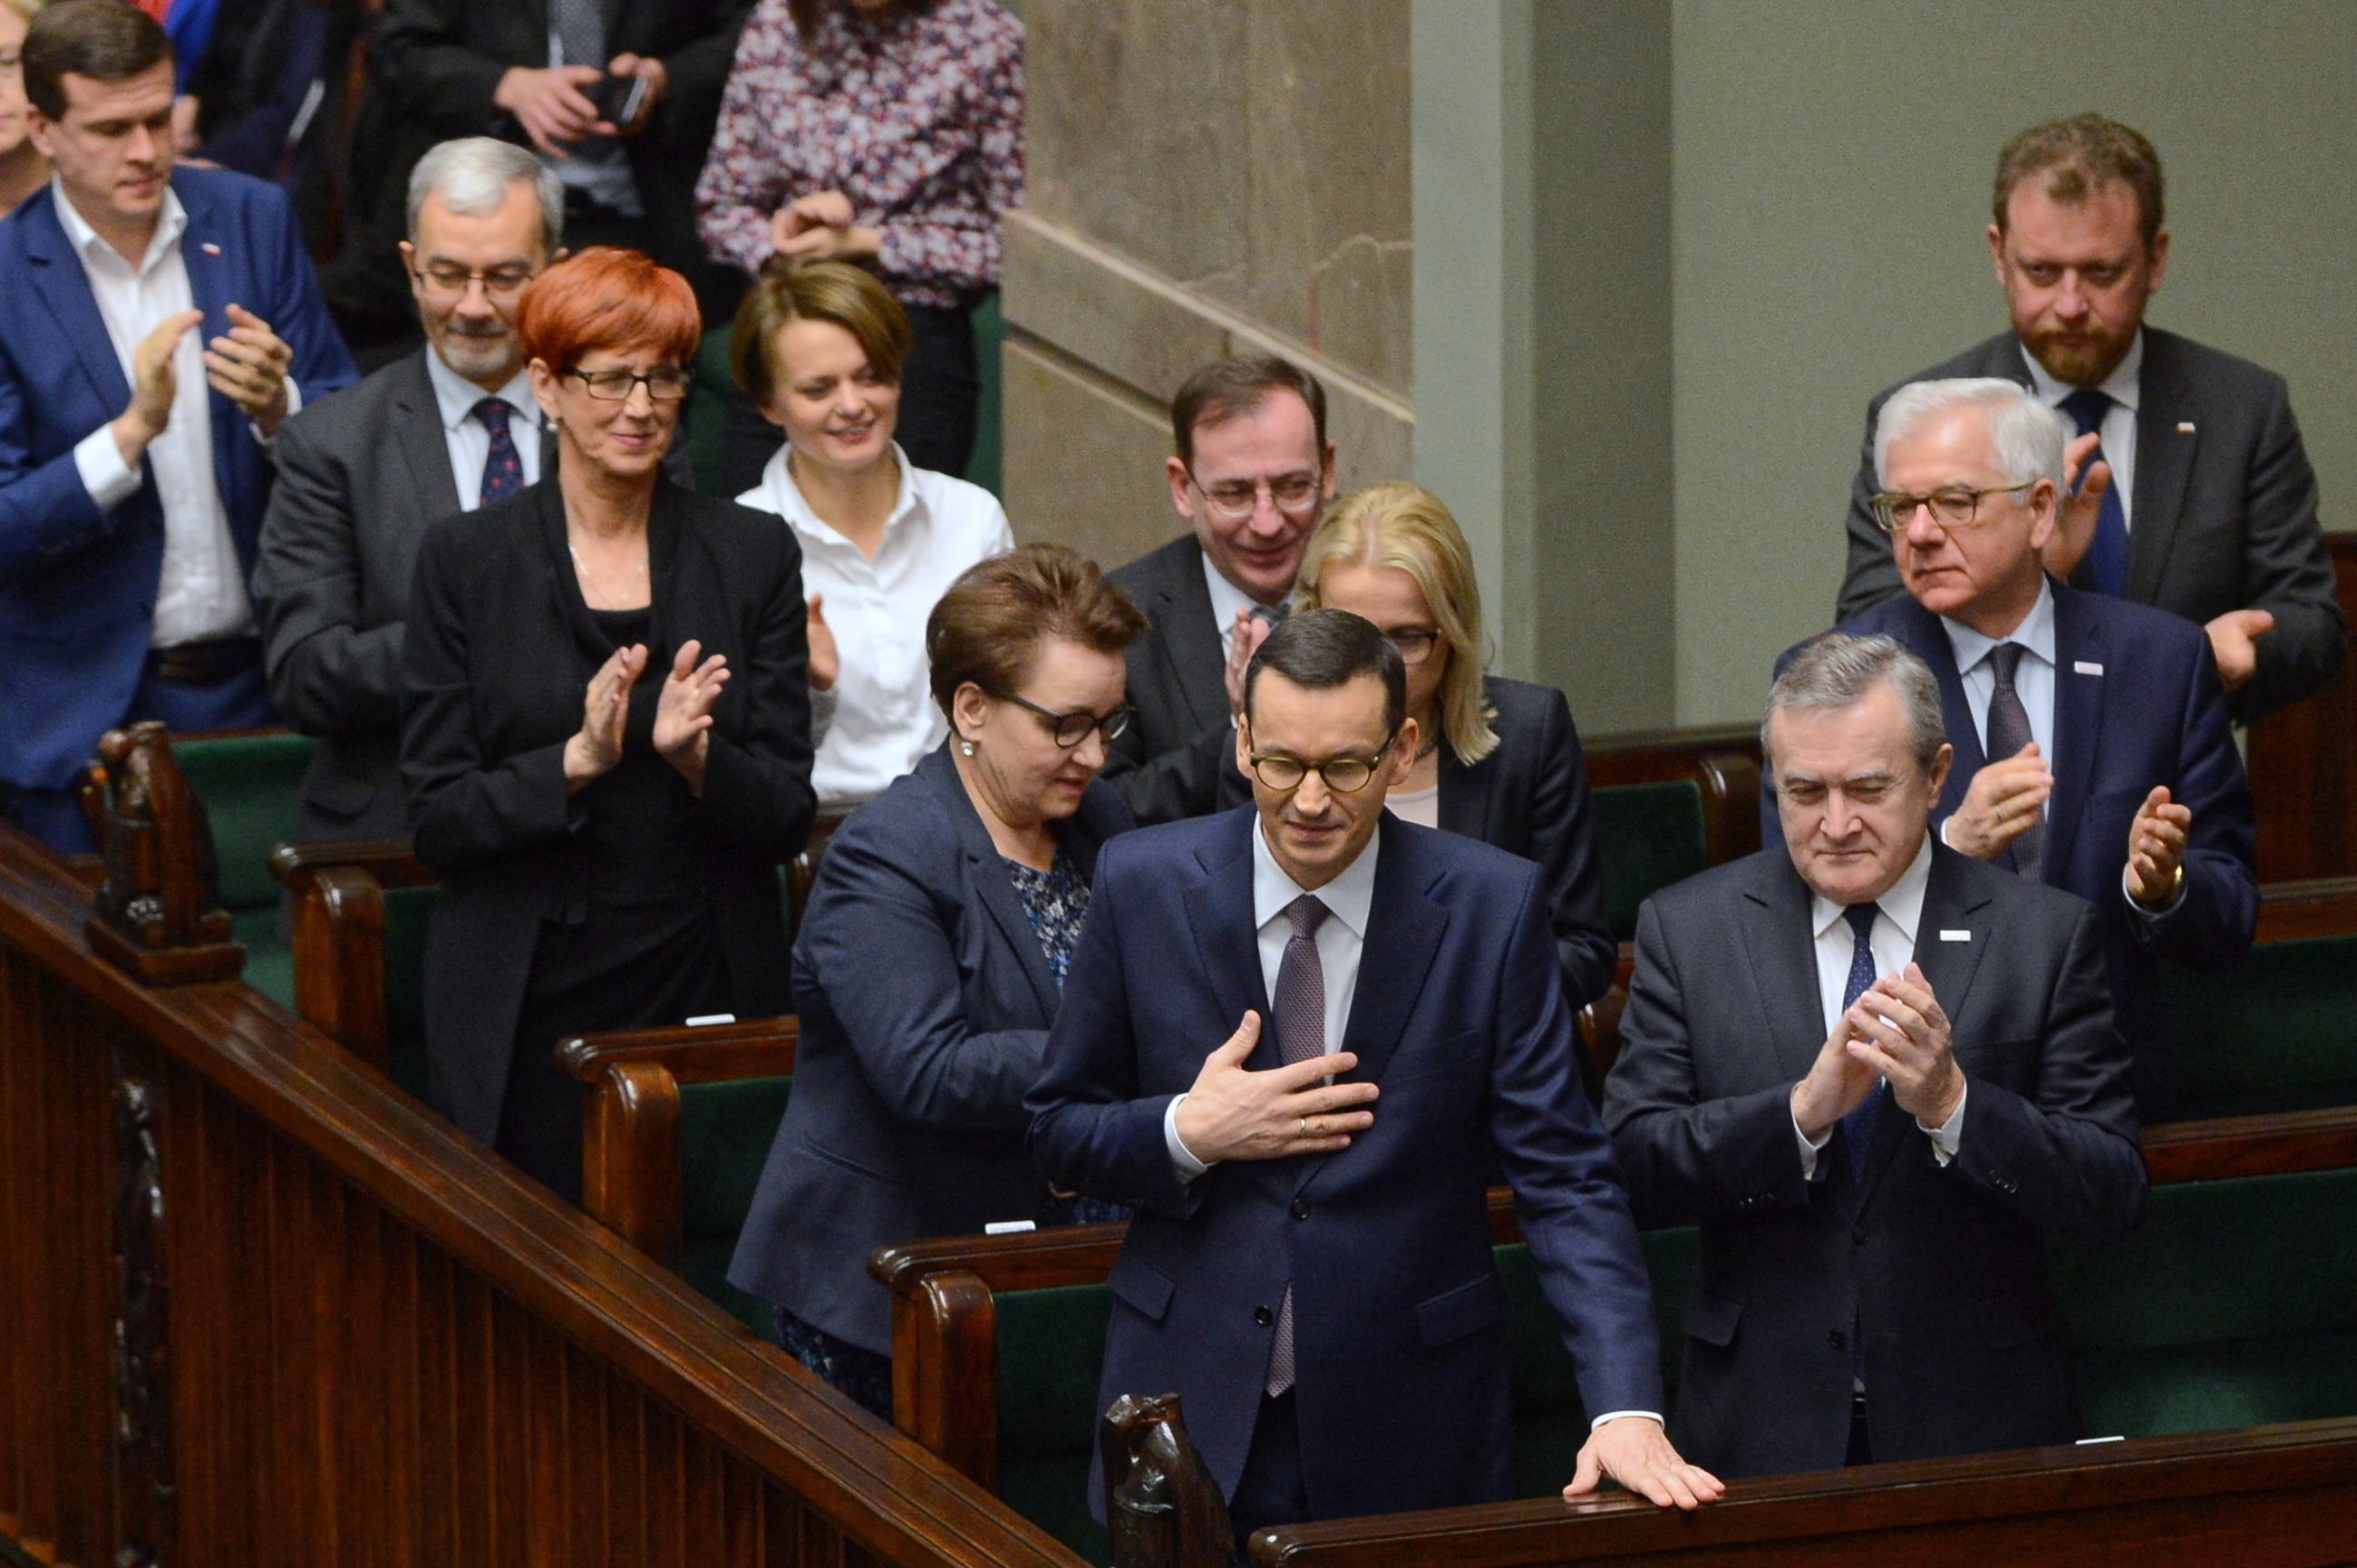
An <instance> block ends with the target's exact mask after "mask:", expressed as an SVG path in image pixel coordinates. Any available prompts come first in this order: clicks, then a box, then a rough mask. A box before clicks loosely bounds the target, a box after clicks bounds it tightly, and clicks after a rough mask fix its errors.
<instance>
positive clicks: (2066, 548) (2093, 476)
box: [2039, 430, 2112, 582]
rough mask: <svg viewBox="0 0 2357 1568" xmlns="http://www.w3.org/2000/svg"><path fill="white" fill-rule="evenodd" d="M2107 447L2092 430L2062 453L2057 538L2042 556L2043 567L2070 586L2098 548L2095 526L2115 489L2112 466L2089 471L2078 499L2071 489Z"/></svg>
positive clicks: (2047, 545) (2100, 435)
mask: <svg viewBox="0 0 2357 1568" xmlns="http://www.w3.org/2000/svg"><path fill="white" fill-rule="evenodd" d="M2102 444H2103V435H2102V433H2101V432H2100V431H2094V430H2090V431H2089V432H2087V434H2086V435H2082V436H2079V437H2077V438H2076V439H2074V440H2073V441H2072V443H2071V445H2070V446H2066V447H2064V448H2063V449H2062V503H2061V508H2060V509H2059V511H2058V513H2057V515H2056V517H2055V519H2054V537H2052V538H2051V539H2050V540H2048V541H2047V542H2046V548H2045V549H2044V550H2042V551H2040V553H2039V560H2040V564H2042V565H2044V566H2045V568H2046V570H2047V571H2049V572H2050V573H2052V574H2053V575H2055V576H2057V577H2059V578H2061V579H2062V580H2063V581H2065V582H2068V581H2069V580H2070V577H2071V574H2072V572H2074V571H2076V570H2078V566H2079V563H2080V562H2081V561H2083V560H2084V559H2086V555H2087V552H2088V551H2090V550H2092V549H2093V548H2094V545H2095V524H2096V522H2097V521H2100V520H2101V519H2102V517H2103V515H2104V491H2106V490H2108V489H2111V488H2112V466H2111V465H2110V464H2109V463H2098V464H2096V465H2095V466H2094V467H2092V468H2089V469H2087V482H2086V484H2085V485H2083V486H2082V487H2081V489H2080V490H2079V492H2078V493H2077V494H2076V495H2073V494H2072V492H2071V487H2072V485H2074V484H2078V482H2079V470H2080V468H2081V467H2083V466H2084V465H2085V463H2086V461H2087V457H2088V456H2089V454H2091V453H2093V451H2094V449H2095V448H2096V447H2097V446H2101V445H2102Z"/></svg>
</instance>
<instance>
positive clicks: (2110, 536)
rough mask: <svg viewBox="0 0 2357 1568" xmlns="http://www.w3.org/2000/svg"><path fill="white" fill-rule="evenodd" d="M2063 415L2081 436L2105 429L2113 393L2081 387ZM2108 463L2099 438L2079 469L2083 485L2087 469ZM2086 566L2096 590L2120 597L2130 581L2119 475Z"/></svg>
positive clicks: (2097, 522)
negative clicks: (2070, 420)
mask: <svg viewBox="0 0 2357 1568" xmlns="http://www.w3.org/2000/svg"><path fill="white" fill-rule="evenodd" d="M2062 412H2063V413H2067V414H2069V415H2070V416H2071V419H2072V423H2073V424H2076V425H2078V427H2079V434H2080V435H2088V434H2089V433H2091V432H2100V431H2102V429H2103V428H2104V415H2105V414H2107V413H2111V412H2112V394H2111V393H2109V392H2100V391H2098V390H2096V389H2095V388H2093V387H2081V388H2080V389H2079V390H2078V391H2077V392H2072V394H2071V395H2070V396H2069V397H2066V398H2064V399H2063V400H2062ZM2104 461H2106V459H2105V457H2104V443H2103V438H2102V436H2101V435H2100V434H2099V435H2096V440H2095V449H2094V451H2093V452H2091V453H2089V454H2088V456H2087V461H2086V462H2085V463H2084V464H2083V465H2082V466H2081V467H2080V469H2079V478H2080V483H2081V485H2082V486H2084V484H2085V482H2086V477H2087V470H2088V469H2090V468H2093V467H2094V466H2095V465H2096V464H2098V463H2101V462H2104ZM2087 565H2088V567H2089V568H2090V569H2091V570H2092V571H2093V573H2094V575H2095V591H2096V592H2098V593H2104V594H2110V595H2113V596H2117V595H2118V594H2119V592H2120V590H2121V588H2122V587H2124V586H2125V585H2126V583H2127V580H2128V514H2127V510H2126V508H2125V507H2123V506H2122V505H2121V504H2120V485H2119V476H2118V475H2117V474H2116V473H2115V474H2114V475H2113V476H2112V485H2111V488H2110V489H2107V490H2105V491H2104V500H2103V505H2102V506H2101V507H2100V508H2099V509H2098V510H2097V511H2096V513H2095V542H2094V543H2093V544H2092V545H2090V546H2089V547H2088V550H2087Z"/></svg>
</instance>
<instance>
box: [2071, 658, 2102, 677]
mask: <svg viewBox="0 0 2357 1568" xmlns="http://www.w3.org/2000/svg"><path fill="white" fill-rule="evenodd" d="M2103 672H2104V667H2103V666H2102V665H2100V664H2096V663H2093V662H2091V661H2089V660H2084V659H2073V660H2071V673H2072V674H2073V675H2100V674H2102V673H2103Z"/></svg>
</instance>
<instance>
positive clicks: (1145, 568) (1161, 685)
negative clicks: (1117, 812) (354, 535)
mask: <svg viewBox="0 0 2357 1568" xmlns="http://www.w3.org/2000/svg"><path fill="white" fill-rule="evenodd" d="M1107 575H1108V576H1110V577H1111V578H1112V580H1113V581H1114V584H1116V585H1118V586H1120V587H1122V588H1124V589H1125V590H1126V591H1127V592H1128V594H1129V596H1130V597H1132V598H1134V599H1135V600H1136V601H1137V607H1138V608H1140V609H1142V610H1144V611H1145V612H1146V620H1147V621H1148V623H1150V624H1149V625H1148V627H1147V628H1146V635H1145V636H1144V637H1141V638H1139V639H1137V640H1136V641H1135V642H1133V643H1131V644H1130V645H1129V654H1128V659H1129V705H1130V706H1131V707H1132V708H1135V710H1136V716H1135V718H1133V719H1132V720H1131V721H1130V725H1129V727H1128V728H1127V729H1125V730H1124V731H1123V732H1122V734H1121V738H1120V739H1118V740H1116V741H1114V743H1113V755H1112V756H1111V757H1108V758H1106V760H1105V768H1104V776H1105V779H1106V781H1107V782H1108V783H1110V784H1112V785H1113V787H1114V789H1118V790H1120V791H1121V798H1122V799H1123V800H1126V801H1128V802H1129V809H1130V810H1131V811H1135V812H1136V813H1137V820H1138V822H1141V823H1154V822H1178V821H1179V820H1180V819H1182V818H1186V817H1202V816H1209V815H1210V814H1211V812H1213V811H1219V810H1220V809H1222V807H1223V806H1226V805H1232V804H1233V803H1234V802H1235V800H1241V799H1242V798H1243V797H1242V796H1241V795H1235V794H1232V793H1231V794H1227V795H1223V794H1222V775H1225V776H1227V778H1228V779H1230V780H1232V782H1233V783H1234V784H1236V785H1241V784H1242V782H1243V776H1242V775H1241V774H1238V773H1237V772H1236V768H1235V754H1236V730H1235V725H1234V724H1233V723H1232V722H1231V720H1230V719H1229V716H1228V684H1227V667H1228V656H1227V650H1226V648H1225V647H1224V646H1223V645H1222V642H1221V639H1220V628H1219V627H1218V626H1217V625H1216V624H1215V623H1214V622H1213V620H1212V618H1211V589H1210V588H1209V587H1207V586H1205V585H1204V582H1203V547H1202V546H1201V545H1200V544H1198V543H1196V542H1195V536H1194V535H1193V534H1191V533H1189V534H1185V535H1183V536H1181V537H1179V538H1178V539H1174V540H1172V541H1171V542H1169V543H1168V544H1165V545H1163V546H1162V547H1161V548H1160V549H1158V550H1154V551H1150V552H1148V553H1146V554H1144V555H1141V556H1139V557H1138V558H1137V559H1136V560H1135V561H1133V562H1131V563H1130V564H1128V565H1126V566H1124V567H1121V568H1120V569H1118V570H1116V571H1114V572H1111V573H1108V574H1107Z"/></svg>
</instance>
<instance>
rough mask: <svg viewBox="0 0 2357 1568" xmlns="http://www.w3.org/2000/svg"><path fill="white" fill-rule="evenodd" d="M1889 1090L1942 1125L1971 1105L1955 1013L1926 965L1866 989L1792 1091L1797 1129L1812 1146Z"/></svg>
mask: <svg viewBox="0 0 2357 1568" xmlns="http://www.w3.org/2000/svg"><path fill="white" fill-rule="evenodd" d="M1878 1078H1879V1079H1883V1080H1884V1081H1885V1082H1887V1083H1889V1085H1890V1097H1891V1098H1892V1099H1893V1100H1895V1101H1898V1102H1899V1108H1900V1110H1901V1111H1904V1112H1907V1113H1908V1114H1909V1115H1910V1116H1912V1117H1914V1118H1915V1120H1916V1121H1917V1122H1921V1123H1922V1124H1923V1125H1924V1126H1926V1127H1940V1126H1944V1125H1946V1123H1947V1121H1948V1118H1949V1117H1951V1116H1953V1115H1954V1114H1955V1113H1956V1106H1957V1104H1958V1103H1959V1102H1960V1101H1962V1100H1963V1099H1964V1069H1962V1068H1960V1067H1958V1066H1957V1065H1956V1057H1955V1052H1954V1049H1953V1042H1952V1040H1951V1037H1950V1033H1949V1026H1948V1015H1947V1014H1946V1013H1945V1012H1943V1011H1942V1010H1941V1007H1940V1003H1939V999H1938V998H1937V997H1935V996H1933V995H1932V986H1931V983H1930V982H1928V981H1926V980H1925V979H1924V978H1923V971H1922V968H1921V965H1918V964H1913V963H1910V964H1909V965H1908V966H1907V967H1906V969H1905V970H1904V971H1902V972H1900V973H1898V974H1886V975H1884V976H1883V977H1882V978H1881V979H1879V980H1878V981H1876V982H1875V983H1873V984H1872V985H1870V986H1868V987H1867V988H1866V990H1865V992H1864V993H1861V994H1860V995H1859V997H1858V999H1857V1001H1856V1002H1854V1003H1852V1004H1850V1006H1849V1008H1848V1010H1847V1011H1846V1012H1845V1013H1843V1014H1842V1015H1841V1016H1840V1017H1839V1018H1838V1019H1836V1020H1835V1023H1834V1031H1833V1033H1832V1034H1830V1035H1828V1036H1825V1043H1824V1045H1823V1046H1822V1047H1818V1050H1817V1059H1816V1060H1815V1061H1813V1062H1812V1063H1811V1064H1810V1065H1809V1072H1808V1076H1807V1077H1806V1078H1803V1079H1801V1081H1800V1082H1798V1083H1796V1084H1794V1085H1793V1086H1792V1124H1793V1125H1794V1126H1796V1127H1798V1128H1799V1129H1800V1130H1801V1134H1802V1136H1803V1137H1805V1138H1807V1139H1808V1140H1809V1142H1811V1143H1812V1144H1814V1143H1819V1142H1821V1141H1823V1140H1824V1137H1825V1136H1826V1135H1827V1134H1828V1133H1831V1132H1832V1131H1833V1129H1834V1124H1835V1122H1839V1121H1840V1120H1841V1119H1842V1118H1843V1117H1845V1116H1846V1115H1848V1114H1849V1113H1850V1112H1853V1111H1855V1110H1857V1108H1858V1107H1859V1106H1860V1105H1863V1104H1865V1103H1866V1097H1867V1095H1868V1094H1870V1093H1872V1092H1873V1090H1874V1080H1875V1079H1878Z"/></svg>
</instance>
